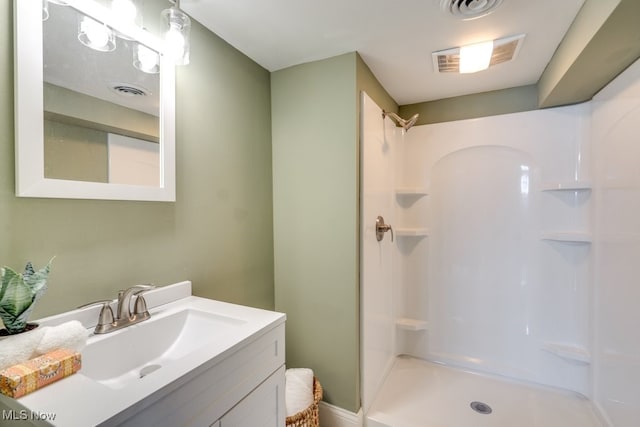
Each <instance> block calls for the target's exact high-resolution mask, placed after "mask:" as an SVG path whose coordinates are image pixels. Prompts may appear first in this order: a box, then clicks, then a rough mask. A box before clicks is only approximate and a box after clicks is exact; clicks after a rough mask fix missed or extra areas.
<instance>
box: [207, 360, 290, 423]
mask: <svg viewBox="0 0 640 427" xmlns="http://www.w3.org/2000/svg"><path fill="white" fill-rule="evenodd" d="M214 425H215V424H214ZM284 425H285V407H284V366H281V367H280V369H278V370H277V371H276V372H274V373H273V374H272V375H271V376H270V377H269V378H267V379H266V380H265V381H264V382H263V383H262V384H260V385H259V386H258V387H257V388H256V389H255V390H253V391H252V392H251V393H250V394H249V395H248V396H246V397H245V398H244V399H242V400H241V401H240V402H239V403H238V404H237V405H236V406H234V407H233V408H232V409H231V410H230V411H229V412H227V413H226V414H225V415H224V416H223V417H222V418H221V419H220V427H256V426H260V427H263V426H264V427H284Z"/></svg>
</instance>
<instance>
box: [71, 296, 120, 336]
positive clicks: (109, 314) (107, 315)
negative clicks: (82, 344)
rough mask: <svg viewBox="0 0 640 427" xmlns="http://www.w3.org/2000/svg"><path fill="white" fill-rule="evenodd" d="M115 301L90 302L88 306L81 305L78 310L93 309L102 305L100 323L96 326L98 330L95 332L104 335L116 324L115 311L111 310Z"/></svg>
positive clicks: (99, 316)
mask: <svg viewBox="0 0 640 427" xmlns="http://www.w3.org/2000/svg"><path fill="white" fill-rule="evenodd" d="M112 302H113V300H108V299H105V300H100V301H94V302H90V303H88V304H84V305H81V306H80V307H78V308H88V307H93V306H94V305H102V309H101V310H100V314H99V315H98V323H97V324H96V328H95V329H94V332H95V333H96V334H102V333H104V332H105V331H106V330H107V329H108V327H109V326H110V325H111V324H112V323H113V322H114V318H113V310H112V309H111V303H112Z"/></svg>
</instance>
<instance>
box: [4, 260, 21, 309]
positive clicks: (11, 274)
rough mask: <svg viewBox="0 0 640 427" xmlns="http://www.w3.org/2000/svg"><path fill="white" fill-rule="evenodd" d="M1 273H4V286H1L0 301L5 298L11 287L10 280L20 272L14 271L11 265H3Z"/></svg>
mask: <svg viewBox="0 0 640 427" xmlns="http://www.w3.org/2000/svg"><path fill="white" fill-rule="evenodd" d="M0 273H1V275H2V286H1V287H0V301H2V299H3V298H4V294H5V292H6V291H7V289H8V288H9V282H11V280H13V278H14V277H16V276H19V274H18V273H16V272H15V271H13V270H12V269H11V268H9V267H3V268H2V269H1V270H0Z"/></svg>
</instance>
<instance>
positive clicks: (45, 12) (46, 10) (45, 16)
mask: <svg viewBox="0 0 640 427" xmlns="http://www.w3.org/2000/svg"><path fill="white" fill-rule="evenodd" d="M47 19H49V2H48V1H47V0H42V20H43V21H46V20H47Z"/></svg>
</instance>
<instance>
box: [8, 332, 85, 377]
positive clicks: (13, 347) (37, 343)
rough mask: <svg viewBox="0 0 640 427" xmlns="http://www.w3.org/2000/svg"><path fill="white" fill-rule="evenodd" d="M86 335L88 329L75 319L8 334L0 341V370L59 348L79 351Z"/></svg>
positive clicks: (82, 346) (83, 344)
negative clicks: (11, 334)
mask: <svg viewBox="0 0 640 427" xmlns="http://www.w3.org/2000/svg"><path fill="white" fill-rule="evenodd" d="M88 336H89V331H88V330H87V329H85V328H84V327H83V326H82V324H81V323H80V322H78V321H77V320H72V321H70V322H66V323H62V324H61V325H58V326H44V327H39V328H36V329H34V330H32V331H29V332H24V333H21V334H18V335H13V336H8V337H6V338H5V339H3V340H2V341H0V370H2V369H5V368H8V367H9V366H13V365H16V364H18V363H23V362H26V361H27V360H29V359H33V358H34V357H37V356H41V355H43V354H46V353H49V352H50V351H53V350H57V349H59V348H67V349H69V350H75V351H80V350H82V349H83V348H84V346H85V345H86V343H87V337H88Z"/></svg>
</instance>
